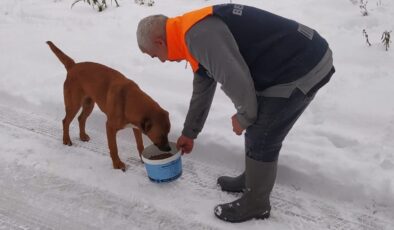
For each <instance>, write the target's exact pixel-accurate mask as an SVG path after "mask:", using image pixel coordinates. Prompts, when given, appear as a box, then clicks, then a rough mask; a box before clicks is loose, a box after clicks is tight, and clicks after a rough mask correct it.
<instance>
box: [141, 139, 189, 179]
mask: <svg viewBox="0 0 394 230" xmlns="http://www.w3.org/2000/svg"><path fill="white" fill-rule="evenodd" d="M169 144H170V147H171V151H169V152H162V151H161V150H159V149H158V148H157V147H156V146H155V145H150V146H148V147H147V148H145V149H144V151H143V152H142V160H143V161H144V165H145V169H146V171H147V173H148V177H149V179H150V180H151V181H153V182H156V183H163V182H170V181H173V180H176V179H177V178H178V177H180V176H181V175H182V160H181V154H180V153H179V151H178V149H177V148H176V144H175V143H173V142H170V143H169ZM162 154H166V155H168V157H166V158H164V159H152V158H155V157H156V158H157V157H160V156H164V155H162Z"/></svg>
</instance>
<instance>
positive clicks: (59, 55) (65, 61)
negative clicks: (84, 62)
mask: <svg viewBox="0 0 394 230" xmlns="http://www.w3.org/2000/svg"><path fill="white" fill-rule="evenodd" d="M47 44H48V45H49V47H50V48H51V50H52V51H53V52H54V53H55V55H56V57H57V58H59V60H60V61H61V62H62V63H63V65H64V66H65V67H66V69H67V70H69V69H71V67H73V66H74V65H75V61H74V60H73V59H72V58H70V57H69V56H67V55H66V54H65V53H63V52H62V51H61V50H60V49H59V48H57V47H56V46H55V45H54V44H53V43H52V42H51V41H47Z"/></svg>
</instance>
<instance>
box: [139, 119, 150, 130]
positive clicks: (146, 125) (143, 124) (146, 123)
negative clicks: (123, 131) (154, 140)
mask: <svg viewBox="0 0 394 230" xmlns="http://www.w3.org/2000/svg"><path fill="white" fill-rule="evenodd" d="M151 128H152V121H151V120H150V119H149V118H144V119H142V122H141V129H142V131H143V132H144V133H147V132H149V130H150V129H151Z"/></svg>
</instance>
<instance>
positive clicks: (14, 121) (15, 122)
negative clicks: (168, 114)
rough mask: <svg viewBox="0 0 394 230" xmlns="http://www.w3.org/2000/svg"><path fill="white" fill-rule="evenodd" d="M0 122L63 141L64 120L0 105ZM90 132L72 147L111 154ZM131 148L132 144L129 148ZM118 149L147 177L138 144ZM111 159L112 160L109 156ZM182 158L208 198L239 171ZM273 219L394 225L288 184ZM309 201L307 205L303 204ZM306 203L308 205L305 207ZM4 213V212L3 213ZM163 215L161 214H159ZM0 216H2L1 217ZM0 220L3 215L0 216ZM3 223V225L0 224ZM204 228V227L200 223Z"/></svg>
mask: <svg viewBox="0 0 394 230" xmlns="http://www.w3.org/2000/svg"><path fill="white" fill-rule="evenodd" d="M0 124H3V125H7V126H12V127H17V128H20V129H23V130H28V131H30V132H33V133H36V134H39V135H42V136H45V137H49V138H51V139H55V140H56V141H59V142H61V141H62V139H61V138H62V137H61V135H62V128H61V122H60V121H58V122H55V121H53V120H50V119H49V120H48V119H47V118H45V117H42V116H40V115H36V114H32V113H28V112H26V111H23V110H16V109H10V108H9V107H4V106H1V105H0ZM70 133H71V134H72V135H71V136H74V137H75V136H77V135H76V134H78V133H79V132H78V128H77V127H76V126H72V127H71V128H70ZM88 134H89V135H90V136H91V138H92V139H91V141H89V142H84V143H82V142H79V141H75V139H73V140H74V142H73V147H77V148H83V149H86V150H89V151H92V152H94V153H97V154H101V155H105V156H108V158H109V153H108V147H107V141H106V137H105V134H102V133H99V132H97V131H95V130H88ZM130 147H132V148H131V149H132V150H130ZM118 148H119V152H121V153H126V152H130V154H131V153H132V151H134V153H133V154H132V156H131V157H129V158H128V159H127V160H126V163H127V164H128V165H129V166H131V167H129V168H128V170H129V171H133V173H135V174H137V175H139V176H141V177H146V172H145V170H144V169H143V167H139V166H140V165H141V162H140V159H139V157H138V154H137V153H136V147H135V145H134V144H131V143H130V142H129V141H126V140H124V139H122V138H118ZM108 160H110V159H108ZM182 161H183V171H184V172H183V175H182V176H181V178H180V179H179V180H180V181H181V182H180V183H182V184H189V185H190V186H187V187H190V188H193V189H191V192H193V194H194V195H195V196H196V197H201V199H205V198H206V197H209V198H215V197H217V193H218V190H219V189H218V188H217V186H216V185H215V182H216V178H217V177H218V176H219V175H235V174H236V172H234V171H231V170H227V169H224V168H220V167H217V166H215V167H212V166H210V165H205V164H202V163H199V162H197V161H193V160H190V159H187V158H182ZM271 200H272V206H273V211H272V216H273V218H272V219H275V212H280V213H281V214H284V215H285V216H287V217H290V218H287V219H281V220H280V221H281V222H286V223H288V224H290V225H291V226H299V227H300V228H302V227H303V226H305V224H306V225H308V226H312V225H313V226H316V227H320V228H321V227H323V228H325V229H354V230H359V229H365V230H380V229H381V230H384V229H389V227H390V226H393V223H389V222H388V221H386V220H383V219H381V218H379V217H376V216H373V215H369V214H366V213H364V212H363V210H353V211H351V212H349V213H350V214H349V213H347V214H346V216H345V215H344V213H341V212H340V211H338V210H337V209H336V208H335V207H334V206H330V205H328V204H325V203H323V202H320V201H318V200H308V199H305V198H303V197H301V196H299V195H298V194H297V193H295V191H294V190H292V189H291V188H287V187H285V186H280V185H276V186H275V188H274V191H273V193H272V199H271ZM304 203H306V204H307V205H303V204H304ZM305 206H307V208H305ZM0 214H1V212H0ZM159 216H160V215H159ZM0 217H1V216H0ZM0 223H1V218H0ZM0 226H1V225H0ZM200 227H201V226H200Z"/></svg>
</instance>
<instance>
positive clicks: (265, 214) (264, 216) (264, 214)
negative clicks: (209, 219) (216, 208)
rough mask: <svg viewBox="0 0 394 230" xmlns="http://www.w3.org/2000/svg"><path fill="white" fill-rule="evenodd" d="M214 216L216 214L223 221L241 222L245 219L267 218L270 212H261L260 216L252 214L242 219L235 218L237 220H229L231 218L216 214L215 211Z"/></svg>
mask: <svg viewBox="0 0 394 230" xmlns="http://www.w3.org/2000/svg"><path fill="white" fill-rule="evenodd" d="M215 216H216V217H217V218H219V219H221V220H223V221H226V222H230V223H242V222H245V221H248V220H252V219H256V220H264V219H268V218H269V217H270V212H267V213H263V214H262V215H260V216H252V217H247V218H244V219H237V220H231V219H227V218H223V217H222V216H218V215H217V214H216V213H215Z"/></svg>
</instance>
